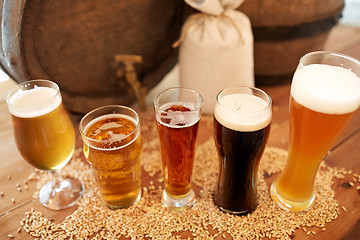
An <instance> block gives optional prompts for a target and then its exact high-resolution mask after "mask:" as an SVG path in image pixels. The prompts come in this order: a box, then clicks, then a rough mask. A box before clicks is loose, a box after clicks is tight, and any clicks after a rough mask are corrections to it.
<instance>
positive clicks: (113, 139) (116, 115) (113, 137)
mask: <svg viewBox="0 0 360 240" xmlns="http://www.w3.org/2000/svg"><path fill="white" fill-rule="evenodd" d="M107 118H125V119H127V120H129V121H131V122H133V123H134V125H135V126H137V125H138V123H137V122H136V120H135V119H133V118H132V117H130V116H127V115H124V114H120V113H110V114H106V115H103V116H100V117H97V118H95V119H93V120H91V121H90V122H89V123H88V124H87V125H86V126H85V128H84V130H83V133H84V134H85V135H86V134H87V132H88V130H89V128H90V127H91V126H92V125H94V124H96V123H97V122H99V121H101V120H103V119H107ZM116 127H122V124H119V123H115V122H112V123H105V124H103V125H102V126H101V127H100V128H99V129H97V130H96V133H95V134H96V135H98V134H99V133H100V132H101V131H106V130H108V129H109V131H108V134H109V135H110V139H104V140H99V139H92V138H91V137H88V136H87V135H86V136H87V139H88V140H86V143H87V144H88V145H89V146H90V147H91V148H93V149H97V150H101V151H112V150H118V149H120V148H125V147H127V146H129V145H130V144H132V143H133V142H135V140H136V139H137V138H138V136H139V135H140V131H138V130H137V128H135V129H134V130H133V131H132V132H131V133H129V134H127V135H126V134H122V133H120V134H115V133H113V132H112V131H111V128H116ZM135 131H137V132H136V133H135V134H136V136H135V137H134V138H133V139H132V140H131V141H130V142H128V143H127V144H125V145H122V146H117V147H110V148H99V147H96V146H94V143H101V142H118V141H121V140H123V139H124V138H125V137H127V136H129V135H130V134H134V132H135Z"/></svg>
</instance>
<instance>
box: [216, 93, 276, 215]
mask: <svg viewBox="0 0 360 240" xmlns="http://www.w3.org/2000/svg"><path fill="white" fill-rule="evenodd" d="M216 100H217V101H216V105H215V109H214V135H215V136H214V137H215V144H216V148H217V152H218V157H219V162H220V172H219V180H218V186H217V189H216V192H215V195H214V201H215V204H216V205H217V206H218V207H219V208H220V209H221V210H223V211H225V212H228V213H232V214H245V213H248V212H251V211H253V210H255V208H256V206H257V189H256V186H257V174H258V167H259V163H260V158H261V156H262V154H263V152H264V149H265V145H266V142H267V140H268V137H269V133H270V125H271V117H272V110H271V98H270V97H269V96H268V95H267V94H266V93H265V92H264V91H262V90H260V89H257V88H251V87H230V88H226V89H224V90H222V91H221V92H219V94H218V95H217V98H216Z"/></svg>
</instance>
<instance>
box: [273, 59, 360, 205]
mask: <svg viewBox="0 0 360 240" xmlns="http://www.w3.org/2000/svg"><path fill="white" fill-rule="evenodd" d="M359 106H360V62H359V61H358V60H356V59H353V58H351V57H348V56H345V55H342V54H338V53H332V52H312V53H308V54H306V55H305V56H303V57H302V58H301V59H300V63H299V65H298V67H297V70H296V72H295V74H294V77H293V81H292V85H291V96H290V146H289V151H288V158H287V162H286V165H285V168H284V169H283V171H282V172H281V174H280V176H279V178H278V179H277V180H276V181H275V182H274V183H273V184H272V186H271V189H270V194H271V197H272V199H273V200H274V201H275V202H276V203H277V204H278V205H279V206H280V207H281V208H283V209H285V210H291V211H303V210H307V209H309V208H310V207H311V206H312V204H313V203H314V199H315V193H314V182H315V177H316V173H317V171H318V168H319V165H320V162H321V160H322V159H323V158H324V156H325V155H326V153H327V152H328V151H329V149H330V147H331V146H332V145H333V144H334V142H335V140H336V139H337V137H338V136H339V135H340V133H341V132H342V131H343V129H344V128H345V127H346V125H347V124H348V123H349V121H350V120H351V118H352V117H353V115H354V113H355V111H356V110H357V109H358V108H359Z"/></svg>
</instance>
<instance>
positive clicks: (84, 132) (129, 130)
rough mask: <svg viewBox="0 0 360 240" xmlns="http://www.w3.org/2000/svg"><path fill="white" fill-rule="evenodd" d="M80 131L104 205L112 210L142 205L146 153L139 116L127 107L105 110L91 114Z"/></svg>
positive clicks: (84, 120) (112, 107)
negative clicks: (143, 147)
mask: <svg viewBox="0 0 360 240" xmlns="http://www.w3.org/2000/svg"><path fill="white" fill-rule="evenodd" d="M79 128H80V133H81V136H82V139H83V142H84V144H83V151H84V155H85V157H86V160H87V161H88V162H89V163H90V166H91V169H92V171H93V175H94V177H95V180H96V182H97V185H98V188H99V191H100V194H101V197H102V200H103V202H104V203H105V204H106V205H107V206H108V207H109V208H111V209H118V208H126V207H129V206H131V205H132V204H134V203H136V202H138V201H139V200H140V198H141V163H140V156H141V153H142V141H141V135H140V122H139V117H138V114H137V113H136V112H135V111H134V110H133V109H131V108H129V107H125V106H119V105H109V106H104V107H100V108H97V109H95V110H93V111H91V112H89V113H87V114H86V115H85V116H84V117H83V118H82V119H81V121H80V126H79Z"/></svg>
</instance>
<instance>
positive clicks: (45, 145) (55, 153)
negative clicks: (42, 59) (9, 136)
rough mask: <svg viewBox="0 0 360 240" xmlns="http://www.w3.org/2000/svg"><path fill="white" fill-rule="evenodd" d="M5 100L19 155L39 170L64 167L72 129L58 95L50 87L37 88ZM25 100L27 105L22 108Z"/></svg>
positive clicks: (71, 143)
mask: <svg viewBox="0 0 360 240" xmlns="http://www.w3.org/2000/svg"><path fill="white" fill-rule="evenodd" d="M39 96H41V99H40V98H38V97H39ZM9 102H10V103H11V104H12V107H10V112H11V115H12V121H13V126H14V136H15V141H16V145H17V148H18V150H19V152H20V154H21V155H22V157H23V158H24V159H25V160H26V161H28V162H29V163H30V164H31V165H33V166H34V167H36V168H38V169H42V170H55V169H61V168H62V167H64V166H65V165H66V164H67V163H68V161H69V160H70V159H71V156H72V154H73V151H74V147H75V132H74V127H73V124H72V122H71V120H70V118H69V116H68V114H67V112H66V109H65V107H64V105H63V104H62V100H61V96H60V95H56V91H55V90H54V89H52V88H47V87H38V88H34V89H32V90H25V91H21V92H19V93H18V94H15V95H14V96H13V97H12V98H11V99H10V100H9ZM25 102H26V104H27V105H28V106H31V107H27V109H26V111H24V109H22V108H23V107H22V103H25ZM42 105H43V106H42Z"/></svg>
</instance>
